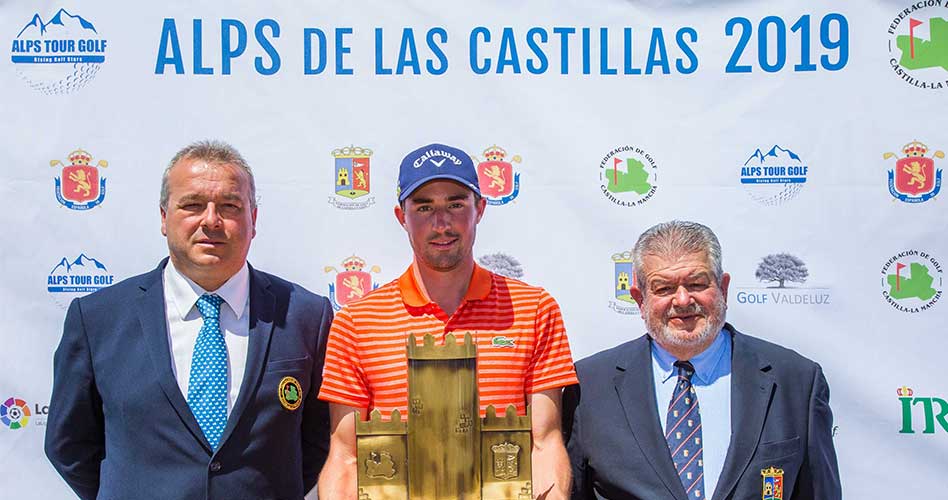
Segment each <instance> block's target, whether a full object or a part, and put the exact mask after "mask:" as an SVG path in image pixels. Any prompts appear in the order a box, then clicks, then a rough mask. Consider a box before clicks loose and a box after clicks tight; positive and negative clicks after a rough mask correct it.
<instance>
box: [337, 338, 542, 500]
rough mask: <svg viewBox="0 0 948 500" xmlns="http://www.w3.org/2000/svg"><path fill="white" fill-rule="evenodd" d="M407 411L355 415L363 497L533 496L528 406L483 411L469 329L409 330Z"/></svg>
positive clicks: (474, 499)
mask: <svg viewBox="0 0 948 500" xmlns="http://www.w3.org/2000/svg"><path fill="white" fill-rule="evenodd" d="M408 407H409V410H408V415H406V417H407V422H405V421H402V415H401V413H400V412H399V411H398V410H395V411H393V412H392V414H391V418H390V419H389V420H387V421H383V420H382V415H381V413H380V412H379V411H378V410H373V411H372V412H371V413H370V414H369V419H368V420H367V421H364V422H363V421H362V419H361V416H360V415H358V414H357V415H356V440H357V443H358V446H357V447H358V464H357V466H358V471H359V474H358V478H359V479H358V481H359V500H405V499H414V500H459V499H463V500H532V498H533V491H532V486H531V483H530V479H531V473H532V470H531V464H530V453H531V451H532V449H533V441H532V436H531V434H530V409H529V407H528V408H527V415H526V416H518V415H517V411H516V408H515V407H514V406H513V405H510V406H508V407H507V408H506V410H505V411H504V413H503V414H501V415H497V413H496V410H495V409H494V407H493V406H488V407H487V416H486V417H485V418H483V419H481V418H480V403H479V401H478V392H477V346H475V345H474V341H473V339H472V338H471V334H470V333H466V334H464V343H463V344H458V343H457V339H456V338H455V336H454V335H452V334H448V335H447V336H446V337H445V341H444V345H442V346H436V345H435V339H434V337H432V336H431V335H425V336H424V341H423V343H422V345H418V344H417V343H416V340H415V336H414V335H409V337H408Z"/></svg>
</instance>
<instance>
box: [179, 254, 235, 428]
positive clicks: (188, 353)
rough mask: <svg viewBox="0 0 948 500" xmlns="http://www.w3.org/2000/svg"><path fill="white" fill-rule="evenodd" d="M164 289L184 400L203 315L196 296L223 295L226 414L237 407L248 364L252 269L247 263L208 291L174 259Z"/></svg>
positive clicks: (221, 318) (222, 317)
mask: <svg viewBox="0 0 948 500" xmlns="http://www.w3.org/2000/svg"><path fill="white" fill-rule="evenodd" d="M162 277H163V285H164V291H165V317H166V319H167V322H168V323H167V325H168V345H169V346H170V347H171V359H172V361H173V362H174V363H173V366H172V368H173V369H174V374H175V378H177V379H178V387H179V388H180V389H181V394H182V395H183V396H184V398H185V400H187V398H188V381H189V379H190V376H191V357H192V356H193V355H194V343H195V342H196V341H197V337H198V332H200V331H201V326H203V325H204V318H202V317H201V313H200V311H198V309H197V305H196V304H197V300H198V298H199V297H200V296H201V295H204V294H205V293H211V294H216V295H217V296H219V297H220V298H222V299H224V305H226V307H225V306H224V305H222V306H221V316H220V325H221V330H222V331H223V333H224V343H225V344H227V415H228V416H229V415H230V412H231V410H232V409H233V408H234V402H235V401H236V400H237V395H238V394H240V384H241V383H242V382H243V379H244V369H245V368H246V365H247V344H248V338H249V333H250V271H249V269H248V268H247V263H246V262H244V266H243V267H241V268H240V271H237V274H234V275H233V276H231V277H230V279H229V280H227V282H226V283H224V284H223V285H221V287H220V288H218V289H217V290H213V291H207V290H204V289H203V288H201V287H200V286H198V285H197V284H196V283H194V282H193V281H191V280H190V279H188V277H187V276H184V275H183V274H181V273H180V272H178V270H177V269H175V267H174V265H173V264H172V263H171V261H170V260H169V261H168V264H167V265H166V266H165V271H164V274H163V276H162Z"/></svg>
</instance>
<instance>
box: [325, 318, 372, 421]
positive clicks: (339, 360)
mask: <svg viewBox="0 0 948 500" xmlns="http://www.w3.org/2000/svg"><path fill="white" fill-rule="evenodd" d="M319 399H321V400H323V401H328V402H330V403H338V404H342V405H346V406H352V407H355V408H367V407H368V406H369V402H370V400H371V398H370V395H369V388H368V385H367V384H366V378H365V372H364V371H363V369H362V362H361V360H360V358H359V352H358V334H357V333H356V326H355V323H353V321H352V316H351V315H350V314H349V311H348V310H347V309H345V308H344V309H343V310H341V311H339V314H337V315H336V317H335V318H334V319H333V322H332V326H331V327H330V328H329V340H328V341H327V345H326V361H325V364H324V365H323V385H322V387H321V388H320V389H319Z"/></svg>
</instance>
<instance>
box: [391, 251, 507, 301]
mask: <svg viewBox="0 0 948 500" xmlns="http://www.w3.org/2000/svg"><path fill="white" fill-rule="evenodd" d="M491 281H492V280H491V276H490V272H489V271H487V270H486V269H484V268H482V267H481V266H479V265H477V263H476V262H475V263H474V273H473V274H471V282H470V283H469V284H468V286H467V292H466V293H465V294H464V302H467V301H471V300H484V299H486V298H487V295H488V294H490V287H491ZM398 288H399V290H401V292H402V300H403V301H404V302H405V304H406V305H408V306H411V307H424V306H427V305H428V304H431V302H432V301H431V298H430V297H429V296H428V292H427V290H425V284H424V282H422V280H421V275H420V274H419V272H418V265H417V264H416V263H415V262H412V264H411V266H409V267H408V269H407V270H406V271H405V272H404V273H402V275H401V276H400V277H399V278H398Z"/></svg>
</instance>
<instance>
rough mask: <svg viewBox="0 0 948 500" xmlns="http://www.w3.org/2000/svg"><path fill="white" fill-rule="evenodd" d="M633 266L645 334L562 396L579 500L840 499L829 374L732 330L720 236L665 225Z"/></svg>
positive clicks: (581, 369)
mask: <svg viewBox="0 0 948 500" xmlns="http://www.w3.org/2000/svg"><path fill="white" fill-rule="evenodd" d="M633 262H634V266H635V280H634V281H635V284H634V287H633V289H632V295H633V297H634V298H635V300H636V302H638V304H639V308H640V310H641V312H642V318H643V320H644V321H645V324H646V327H647V328H648V334H646V335H644V336H642V337H639V338H638V339H636V340H633V341H631V342H627V343H625V344H622V345H619V346H617V347H614V348H612V349H608V350H606V351H603V352H600V353H598V354H595V355H593V356H590V357H588V358H586V359H584V360H582V361H579V362H578V363H577V364H576V371H577V374H578V376H579V385H578V386H573V387H571V388H568V389H567V393H566V394H565V395H564V420H565V426H564V428H565V429H566V431H565V432H567V433H568V436H567V438H568V445H567V449H568V452H569V456H570V462H571V464H572V468H573V482H574V488H573V499H574V500H576V499H584V500H585V499H613V500H616V499H627V500H633V499H643V500H673V499H674V500H686V499H688V500H700V499H703V498H709V499H711V500H725V499H754V498H763V499H765V500H790V499H801V500H802V499H817V500H836V499H839V498H841V493H840V483H839V470H838V467H837V464H836V451H835V449H834V447H833V437H832V427H833V415H832V412H831V411H830V407H829V387H828V386H827V384H826V379H825V378H824V377H823V372H822V369H821V368H820V366H819V365H818V364H816V363H814V362H813V361H810V360H809V359H806V358H804V357H803V356H800V355H799V354H797V353H796V352H793V351H791V350H789V349H785V348H783V347H780V346H777V345H774V344H771V343H769V342H765V341H763V340H760V339H756V338H754V337H751V336H748V335H744V334H742V333H740V332H738V331H737V330H735V329H734V327H732V326H731V325H729V324H727V323H725V322H724V316H725V310H726V309H727V288H728V284H729V282H730V276H729V275H728V274H727V273H724V272H722V270H721V246H720V244H719V243H718V240H717V237H716V236H715V235H714V233H713V232H711V230H710V229H708V228H707V227H705V226H703V225H701V224H697V223H693V222H680V221H672V222H667V223H662V224H658V225H656V226H654V227H652V228H650V229H649V230H647V231H646V232H645V233H643V234H642V236H641V237H640V238H639V240H638V242H637V243H636V245H635V248H634V250H633Z"/></svg>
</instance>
